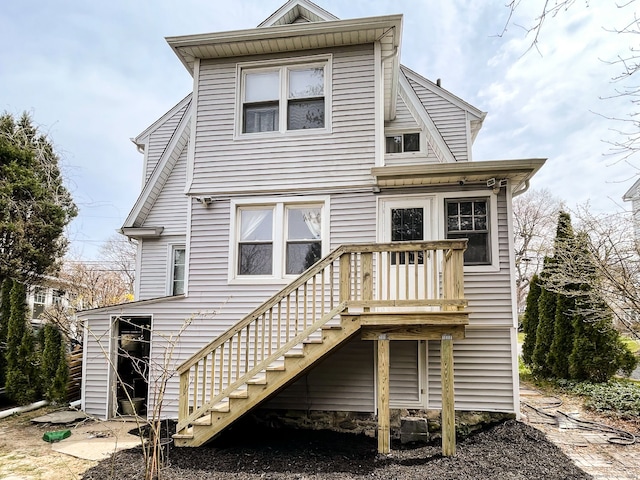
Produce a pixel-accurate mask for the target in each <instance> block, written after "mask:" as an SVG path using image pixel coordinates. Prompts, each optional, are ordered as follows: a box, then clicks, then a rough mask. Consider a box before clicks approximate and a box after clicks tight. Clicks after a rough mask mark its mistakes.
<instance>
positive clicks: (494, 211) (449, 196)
mask: <svg viewBox="0 0 640 480" xmlns="http://www.w3.org/2000/svg"><path fill="white" fill-rule="evenodd" d="M458 198H487V199H488V200H489V243H490V248H491V263H489V264H487V265H465V266H464V272H468V273H475V272H478V273H480V272H498V271H500V258H499V254H500V252H499V244H498V236H499V232H498V196H497V195H496V194H494V193H493V192H492V191H491V190H489V189H486V190H472V191H468V192H450V193H446V194H440V195H439V201H438V208H439V212H440V213H439V214H438V221H439V225H438V232H439V233H440V235H441V238H443V239H446V238H447V218H446V217H447V215H446V210H445V208H446V207H445V205H446V201H447V200H453V199H458Z"/></svg>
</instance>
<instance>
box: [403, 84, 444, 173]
mask: <svg viewBox="0 0 640 480" xmlns="http://www.w3.org/2000/svg"><path fill="white" fill-rule="evenodd" d="M398 76H399V77H400V78H399V83H400V96H402V98H403V100H404V101H405V103H406V104H407V107H409V110H410V111H411V114H412V115H414V117H415V116H417V118H418V119H420V120H421V122H422V124H423V125H424V127H425V129H426V134H427V141H428V142H429V144H430V145H431V148H433V150H434V153H435V154H436V157H438V159H439V160H440V161H441V162H443V163H455V161H456V159H455V157H454V156H453V153H451V150H449V147H448V146H447V143H446V142H445V141H444V138H443V137H442V135H441V134H440V130H438V128H437V127H436V124H435V123H433V120H432V119H431V117H430V116H429V112H427V110H426V109H425V107H424V105H423V104H422V102H421V101H420V99H419V98H418V95H416V92H415V91H414V90H413V88H411V85H410V84H409V81H408V80H407V78H406V77H405V76H404V72H403V71H400V73H399V75H398Z"/></svg>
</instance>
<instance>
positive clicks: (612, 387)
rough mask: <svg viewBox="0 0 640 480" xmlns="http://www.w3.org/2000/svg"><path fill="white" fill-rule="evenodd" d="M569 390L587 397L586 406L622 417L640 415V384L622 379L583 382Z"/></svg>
mask: <svg viewBox="0 0 640 480" xmlns="http://www.w3.org/2000/svg"><path fill="white" fill-rule="evenodd" d="M567 391H569V393H573V394H576V395H580V396H583V397H585V406H586V407H587V408H590V409H593V410H595V411H597V412H600V413H605V414H608V415H613V416H617V417H620V418H625V419H629V418H634V417H636V418H637V417H640V384H638V383H635V382H629V381H622V380H611V381H609V382H606V383H589V382H581V383H575V384H572V385H568V386H567Z"/></svg>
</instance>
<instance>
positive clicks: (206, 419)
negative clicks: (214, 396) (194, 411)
mask: <svg viewBox="0 0 640 480" xmlns="http://www.w3.org/2000/svg"><path fill="white" fill-rule="evenodd" d="M193 424H194V425H198V426H201V427H208V426H209V425H211V414H209V415H204V416H202V417H200V418H199V419H197V420H195V421H194V422H193Z"/></svg>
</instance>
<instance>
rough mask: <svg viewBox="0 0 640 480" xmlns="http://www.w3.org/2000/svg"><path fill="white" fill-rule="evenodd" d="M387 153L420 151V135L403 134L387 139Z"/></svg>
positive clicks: (390, 136)
mask: <svg viewBox="0 0 640 480" xmlns="http://www.w3.org/2000/svg"><path fill="white" fill-rule="evenodd" d="M385 143H386V153H405V152H419V151H420V134H419V133H403V134H399V135H389V136H387V137H386V142H385Z"/></svg>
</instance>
